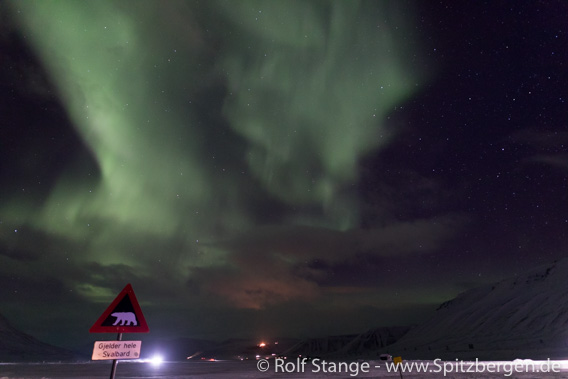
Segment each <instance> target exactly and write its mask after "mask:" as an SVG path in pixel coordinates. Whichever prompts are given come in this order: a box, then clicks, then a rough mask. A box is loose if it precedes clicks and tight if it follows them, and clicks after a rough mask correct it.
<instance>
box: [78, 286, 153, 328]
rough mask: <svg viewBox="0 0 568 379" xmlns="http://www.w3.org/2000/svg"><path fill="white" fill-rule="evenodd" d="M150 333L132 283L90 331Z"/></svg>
mask: <svg viewBox="0 0 568 379" xmlns="http://www.w3.org/2000/svg"><path fill="white" fill-rule="evenodd" d="M149 331H150V329H149V328H148V324H146V319H145V318H144V315H143V314H142V310H141V309H140V305H138V300H137V299H136V295H134V290H133V289H132V286H131V285H130V283H129V284H127V285H126V287H124V289H123V290H122V291H121V292H120V293H119V294H118V296H117V297H116V298H115V299H114V300H113V302H112V303H111V304H110V305H109V307H108V308H107V309H106V311H104V313H103V314H102V315H101V317H99V319H98V320H97V321H96V322H95V323H94V325H93V326H91V329H89V332H91V333H148V332H149Z"/></svg>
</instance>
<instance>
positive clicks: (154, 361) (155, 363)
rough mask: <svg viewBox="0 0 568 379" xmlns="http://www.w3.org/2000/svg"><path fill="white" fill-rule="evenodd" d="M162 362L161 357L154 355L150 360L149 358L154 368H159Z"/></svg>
mask: <svg viewBox="0 0 568 379" xmlns="http://www.w3.org/2000/svg"><path fill="white" fill-rule="evenodd" d="M163 361H164V358H162V356H161V355H154V356H153V357H152V358H150V363H151V364H152V366H154V367H159V366H160V365H161V364H162V362H163Z"/></svg>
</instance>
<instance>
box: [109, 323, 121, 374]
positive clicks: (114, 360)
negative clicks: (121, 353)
mask: <svg viewBox="0 0 568 379" xmlns="http://www.w3.org/2000/svg"><path fill="white" fill-rule="evenodd" d="M116 340H117V341H120V340H122V333H118V336H116ZM117 364H118V360H116V359H113V360H112V368H111V369H110V379H114V374H115V372H116V365H117Z"/></svg>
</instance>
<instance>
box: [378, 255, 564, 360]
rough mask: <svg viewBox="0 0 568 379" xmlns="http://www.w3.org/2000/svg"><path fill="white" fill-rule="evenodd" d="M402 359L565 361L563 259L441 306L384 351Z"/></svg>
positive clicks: (470, 291) (461, 296)
mask: <svg viewBox="0 0 568 379" xmlns="http://www.w3.org/2000/svg"><path fill="white" fill-rule="evenodd" d="M384 350H385V351H388V352H389V353H391V354H397V355H401V356H403V357H408V358H421V359H425V358H430V359H435V358H444V359H453V358H460V359H461V358H480V359H514V358H544V359H546V358H566V357H568V259H562V260H559V261H556V262H554V263H553V264H550V265H546V266H542V267H539V268H536V269H533V270H531V271H529V272H528V273H526V274H524V275H519V276H516V277H513V278H511V279H507V280H503V281H501V282H498V283H496V284H494V285H487V286H483V287H480V288H476V289H472V290H469V291H466V292H464V293H462V294H460V295H459V296H457V297H456V298H455V299H453V300H451V301H448V302H446V303H444V304H442V305H441V306H440V307H439V308H438V310H437V311H436V312H435V315H434V316H433V317H432V318H431V319H429V320H428V321H426V322H424V323H423V324H420V325H419V326H417V327H415V328H413V329H412V330H410V331H409V332H408V333H407V334H406V335H405V336H404V337H402V338H401V339H400V340H399V341H398V342H396V343H395V344H393V345H391V346H389V347H388V348H387V349H384Z"/></svg>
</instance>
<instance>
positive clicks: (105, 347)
mask: <svg viewBox="0 0 568 379" xmlns="http://www.w3.org/2000/svg"><path fill="white" fill-rule="evenodd" d="M140 346H142V341H96V342H95V347H94V349H93V357H92V358H91V359H92V360H93V361H100V360H103V359H138V358H140Z"/></svg>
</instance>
